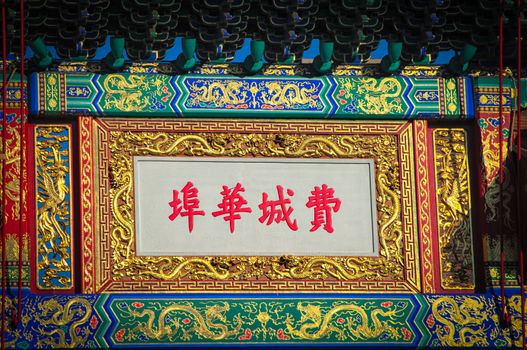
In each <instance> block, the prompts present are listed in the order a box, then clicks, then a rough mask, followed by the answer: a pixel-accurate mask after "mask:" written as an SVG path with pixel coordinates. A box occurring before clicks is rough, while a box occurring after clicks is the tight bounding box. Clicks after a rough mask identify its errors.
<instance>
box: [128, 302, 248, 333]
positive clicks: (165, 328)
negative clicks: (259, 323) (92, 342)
mask: <svg viewBox="0 0 527 350" xmlns="http://www.w3.org/2000/svg"><path fill="white" fill-rule="evenodd" d="M154 308H155V305H153V307H149V308H147V309H144V310H142V311H137V310H129V311H128V312H129V317H128V318H129V319H132V320H137V323H138V325H137V326H136V327H135V328H134V331H137V332H142V333H144V334H145V335H146V336H148V337H149V338H150V339H157V340H162V339H172V338H174V337H175V336H177V333H178V331H179V330H180V324H178V323H175V322H172V323H170V324H167V323H166V320H167V316H169V315H170V314H171V313H183V314H187V315H188V316H189V317H191V318H192V319H193V320H194V324H195V325H194V326H193V327H192V329H191V330H187V331H186V332H187V333H190V332H194V333H196V334H197V335H198V336H199V337H200V338H203V339H210V340H217V341H221V340H224V339H228V338H230V337H232V336H233V335H236V334H238V333H239V332H240V329H241V326H242V322H241V320H238V322H235V324H234V326H233V327H229V326H227V325H226V324H225V323H226V322H227V316H226V312H228V311H229V310H230V305H229V304H228V303H226V302H223V303H220V304H214V305H210V306H208V307H207V308H206V309H205V311H204V312H203V314H202V313H200V312H199V311H198V310H196V308H194V307H193V306H192V305H187V304H185V303H184V302H183V303H178V304H172V305H169V306H166V307H164V308H163V309H162V311H161V312H160V313H159V315H157V314H156V312H155V310H154ZM145 317H146V321H142V319H143V318H145ZM183 337H184V336H183Z"/></svg>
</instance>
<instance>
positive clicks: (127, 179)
mask: <svg viewBox="0 0 527 350" xmlns="http://www.w3.org/2000/svg"><path fill="white" fill-rule="evenodd" d="M109 149H110V154H111V158H110V164H109V168H110V206H111V212H112V217H113V219H112V220H111V223H110V237H111V248H112V269H113V279H114V280H119V279H121V278H131V279H133V280H148V279H157V280H174V279H189V280H202V279H211V280H251V279H252V280H254V279H262V278H264V279H270V280H280V279H311V280H325V279H336V280H359V279H362V280H368V281H375V280H377V281H379V280H383V279H387V278H388V279H390V280H404V278H405V273H404V270H405V269H404V268H405V264H404V252H403V240H404V237H403V229H402V222H401V200H400V197H401V188H400V187H401V185H400V182H399V181H400V180H399V168H400V165H399V158H398V140H397V136H395V135H298V134H272V133H271V134H238V133H217V134H213V133H167V132H121V131H110V140H109ZM148 155H152V156H189V157H195V156H207V157H215V156H222V157H225V156H227V157H294V158H302V157H310V158H369V159H374V161H375V166H376V175H375V176H376V190H377V208H378V225H379V240H380V244H379V248H380V249H379V251H380V256H379V257H374V258H372V257H325V256H324V257H322V256H318V257H304V256H279V257H260V256H252V257H245V256H221V257H205V256H202V257H172V256H170V257H168V256H156V257H153V256H149V257H138V256H136V255H135V251H134V250H135V240H134V217H133V207H134V206H133V156H148Z"/></svg>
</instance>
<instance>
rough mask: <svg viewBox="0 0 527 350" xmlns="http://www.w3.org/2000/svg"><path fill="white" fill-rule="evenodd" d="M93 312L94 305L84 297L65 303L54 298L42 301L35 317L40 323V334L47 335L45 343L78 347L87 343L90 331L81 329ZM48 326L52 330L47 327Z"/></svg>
mask: <svg viewBox="0 0 527 350" xmlns="http://www.w3.org/2000/svg"><path fill="white" fill-rule="evenodd" d="M91 314H92V306H91V304H90V302H89V301H88V300H86V299H84V298H72V299H71V300H69V301H68V302H67V303H66V304H64V305H62V304H61V303H60V302H59V301H58V300H56V299H55V298H52V299H48V300H45V301H43V302H42V303H40V305H39V312H37V313H35V315H34V317H35V319H36V320H37V322H39V324H40V326H39V328H40V334H41V335H42V336H45V337H43V338H44V340H43V343H44V344H45V345H47V346H49V347H51V348H58V349H66V348H71V349H76V348H79V347H81V346H83V345H85V342H86V340H87V338H88V335H89V333H86V332H79V329H80V328H81V326H83V325H84V324H85V323H86V322H87V321H88V319H89V317H90V315H91ZM75 319H77V320H75ZM47 327H49V328H50V329H51V330H49V329H46V328H47Z"/></svg>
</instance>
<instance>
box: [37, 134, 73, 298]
mask: <svg viewBox="0 0 527 350" xmlns="http://www.w3.org/2000/svg"><path fill="white" fill-rule="evenodd" d="M63 129H64V128H63V127H53V126H50V127H38V128H37V129H36V137H37V143H36V147H35V162H36V167H37V173H36V177H37V194H36V196H37V203H38V207H37V265H38V266H37V268H38V270H39V271H44V273H43V276H42V281H43V283H44V285H43V286H39V287H41V288H55V289H56V288H59V289H60V288H61V287H62V288H69V287H71V283H72V281H71V278H70V277H66V276H59V272H68V271H69V272H71V268H72V267H71V265H70V264H69V262H68V259H70V258H71V254H70V250H71V237H70V235H69V234H68V233H67V232H66V229H65V222H67V221H69V216H70V215H71V214H70V213H69V206H68V205H67V204H68V203H66V201H65V199H66V194H67V193H68V192H69V186H68V184H66V176H67V174H68V173H69V168H68V166H66V165H64V160H63V157H64V156H66V157H69V150H64V151H61V150H60V147H61V143H62V142H64V141H67V139H68V136H64V135H58V134H56V133H58V132H61V131H63ZM53 279H57V281H58V283H59V284H60V286H56V285H53V283H52V280H53Z"/></svg>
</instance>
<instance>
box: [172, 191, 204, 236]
mask: <svg viewBox="0 0 527 350" xmlns="http://www.w3.org/2000/svg"><path fill="white" fill-rule="evenodd" d="M181 193H182V194H183V205H182V206H180V204H181V203H182V201H181V200H180V199H179V192H178V191H176V190H173V191H172V196H173V197H172V198H173V199H172V202H170V203H168V204H169V205H170V206H171V207H172V208H173V211H172V214H170V215H169V216H168V218H169V219H170V220H171V221H174V220H175V219H176V218H177V217H178V215H181V216H182V217H183V216H188V230H189V232H192V229H193V228H194V216H195V215H201V216H203V215H205V212H204V211H203V210H196V209H198V208H199V199H198V189H197V188H196V187H194V184H193V183H192V182H190V181H188V182H187V184H186V185H185V187H183V188H182V189H181ZM183 209H184V211H183Z"/></svg>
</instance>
